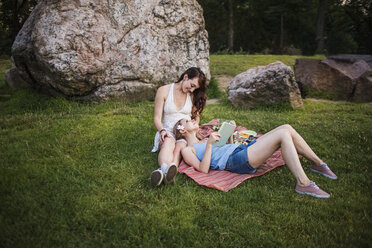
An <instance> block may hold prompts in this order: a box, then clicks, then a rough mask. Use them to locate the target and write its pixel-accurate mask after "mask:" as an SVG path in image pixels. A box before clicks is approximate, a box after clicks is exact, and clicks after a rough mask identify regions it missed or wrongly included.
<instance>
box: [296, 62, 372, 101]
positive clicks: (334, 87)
mask: <svg viewBox="0 0 372 248" xmlns="http://www.w3.org/2000/svg"><path fill="white" fill-rule="evenodd" d="M369 57H370V56H368V55H366V56H362V55H359V56H351V55H350V56H345V55H344V56H331V57H329V58H327V59H324V60H319V59H296V63H295V67H294V68H295V75H296V80H297V81H298V82H301V83H302V84H304V85H306V86H308V87H311V88H315V89H319V90H322V91H325V92H330V93H334V94H336V95H337V96H338V97H339V98H340V99H343V100H349V101H366V102H368V101H372V92H371V90H370V88H371V86H370V85H371V83H370V80H371V73H370V72H369V71H370V70H371V67H370V66H369V65H368V59H369Z"/></svg>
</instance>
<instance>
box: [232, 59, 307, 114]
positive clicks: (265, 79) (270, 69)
mask: <svg viewBox="0 0 372 248" xmlns="http://www.w3.org/2000/svg"><path fill="white" fill-rule="evenodd" d="M228 99H229V101H230V102H231V103H232V104H233V105H234V106H242V107H254V106H257V105H273V104H277V103H285V102H287V103H290V104H291V106H292V107H293V108H299V107H302V99H301V94H300V90H299V89H298V85H297V83H296V81H295V80H294V75H293V71H292V69H291V68H290V67H289V66H286V65H285V64H283V63H282V62H280V61H277V62H274V63H271V64H269V65H267V66H258V67H254V68H251V69H249V70H247V71H245V72H243V73H241V74H239V75H237V76H236V77H235V78H234V79H233V80H232V81H231V83H230V85H229V86H228Z"/></svg>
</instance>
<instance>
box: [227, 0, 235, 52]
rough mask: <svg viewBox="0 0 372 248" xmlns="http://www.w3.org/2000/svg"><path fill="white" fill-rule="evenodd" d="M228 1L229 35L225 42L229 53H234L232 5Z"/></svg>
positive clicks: (231, 2) (231, 0)
mask: <svg viewBox="0 0 372 248" xmlns="http://www.w3.org/2000/svg"><path fill="white" fill-rule="evenodd" d="M228 1H229V35H228V42H227V50H228V51H229V53H232V52H234V5H233V0H228Z"/></svg>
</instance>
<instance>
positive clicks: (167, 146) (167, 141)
mask: <svg viewBox="0 0 372 248" xmlns="http://www.w3.org/2000/svg"><path fill="white" fill-rule="evenodd" d="M174 147H175V144H174V141H173V139H172V138H165V140H164V142H163V144H162V145H161V149H169V150H172V151H173V150H174Z"/></svg>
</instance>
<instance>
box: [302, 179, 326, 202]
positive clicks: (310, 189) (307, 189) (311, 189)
mask: <svg viewBox="0 0 372 248" xmlns="http://www.w3.org/2000/svg"><path fill="white" fill-rule="evenodd" d="M295 190H296V192H297V193H299V194H305V195H311V196H314V197H317V198H329V197H330V196H331V195H330V194H328V193H327V192H325V191H323V190H321V189H320V188H319V187H318V185H316V184H315V183H314V182H313V181H310V184H309V185H308V186H301V185H298V184H297V185H296V189H295Z"/></svg>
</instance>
